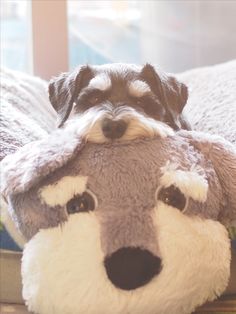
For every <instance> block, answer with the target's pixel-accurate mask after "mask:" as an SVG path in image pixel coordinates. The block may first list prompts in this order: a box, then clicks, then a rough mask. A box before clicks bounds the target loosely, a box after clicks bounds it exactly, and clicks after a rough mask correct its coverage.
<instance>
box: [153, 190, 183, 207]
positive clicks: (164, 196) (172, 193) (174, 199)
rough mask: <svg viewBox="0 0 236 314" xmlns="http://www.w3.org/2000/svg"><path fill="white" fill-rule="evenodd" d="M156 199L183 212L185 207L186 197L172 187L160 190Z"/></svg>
mask: <svg viewBox="0 0 236 314" xmlns="http://www.w3.org/2000/svg"><path fill="white" fill-rule="evenodd" d="M157 198H158V200H160V201H162V202H163V203H165V204H167V205H170V206H173V207H176V208H178V209H179V210H183V209H184V208H185V206H186V197H185V196H184V194H183V193H182V192H181V191H180V189H179V188H177V187H176V186H174V185H170V186H168V187H167V188H164V187H163V188H161V189H160V191H159V192H158V196H157Z"/></svg>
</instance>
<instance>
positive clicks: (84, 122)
mask: <svg viewBox="0 0 236 314" xmlns="http://www.w3.org/2000/svg"><path fill="white" fill-rule="evenodd" d="M49 98H50V101H51V103H52V106H53V107H54V109H55V110H56V111H57V113H58V126H59V127H61V126H63V125H64V124H65V122H66V120H68V121H67V122H66V124H68V122H70V123H76V124H77V125H78V127H80V130H82V134H83V135H84V138H86V140H88V141H90V142H97V143H102V142H107V141H110V140H114V139H120V140H132V139H135V138H137V137H150V136H154V135H155V134H159V135H160V136H166V135H169V134H172V133H173V130H178V129H180V128H184V129H189V126H188V123H187V122H186V121H185V119H184V117H183V114H182V110H183V108H184V106H185V104H186V102H187V98H188V90H187V87H186V86H185V85H184V84H182V83H180V82H178V81H177V80H176V79H175V78H174V77H172V76H167V75H165V74H164V73H161V72H157V71H156V69H155V68H154V67H153V66H152V65H150V64H146V65H145V66H143V67H139V66H136V65H131V64H120V63H117V64H107V65H100V66H88V65H87V66H82V67H80V68H78V69H76V70H74V71H73V72H70V73H63V74H61V75H60V76H58V77H56V78H54V79H52V80H51V81H50V84H49ZM68 118H69V119H68Z"/></svg>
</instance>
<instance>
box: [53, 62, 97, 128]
mask: <svg viewBox="0 0 236 314" xmlns="http://www.w3.org/2000/svg"><path fill="white" fill-rule="evenodd" d="M92 77H93V72H92V69H91V68H90V67H89V66H82V67H80V68H77V69H75V70H74V71H73V72H66V73H62V74H61V75H59V76H58V77H55V78H53V79H51V80H50V82H49V88H48V92H49V99H50V102H51V104H52V106H53V108H54V109H55V110H56V112H57V114H58V126H59V127H60V126H62V125H63V123H64V122H65V121H66V120H67V118H68V117H69V115H70V112H71V110H72V107H73V103H74V101H75V99H76V97H78V95H79V93H80V91H81V90H82V88H84V87H85V86H86V85H87V84H88V83H89V81H90V80H91V79H92Z"/></svg>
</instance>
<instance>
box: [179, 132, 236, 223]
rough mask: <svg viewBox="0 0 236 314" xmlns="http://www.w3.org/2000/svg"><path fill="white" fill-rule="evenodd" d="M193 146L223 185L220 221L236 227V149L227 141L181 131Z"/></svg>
mask: <svg viewBox="0 0 236 314" xmlns="http://www.w3.org/2000/svg"><path fill="white" fill-rule="evenodd" d="M179 133H180V134H181V135H182V136H184V137H185V138H187V139H188V140H189V142H190V143H191V145H192V146H194V147H195V148H197V149H198V150H199V151H200V152H201V153H202V154H203V155H204V156H205V158H206V160H208V162H211V163H212V165H213V167H214V170H215V172H216V174H217V177H218V179H219V182H220V184H221V188H222V192H223V196H224V199H223V200H221V211H220V214H219V221H220V222H221V223H223V224H224V225H226V226H227V227H230V226H236V149H235V147H234V145H233V144H231V143H229V142H228V141H226V140H225V139H223V138H221V137H219V136H215V135H209V134H206V133H201V132H195V131H180V132H179Z"/></svg>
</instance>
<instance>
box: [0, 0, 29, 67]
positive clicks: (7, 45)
mask: <svg viewBox="0 0 236 314" xmlns="http://www.w3.org/2000/svg"><path fill="white" fill-rule="evenodd" d="M0 5H1V10H0V17H1V22H0V28H1V47H0V51H1V66H5V67H9V68H11V69H14V70H20V71H25V72H30V71H31V47H30V44H31V43H30V29H31V27H30V19H29V16H30V14H29V13H30V1H29V0H1V1H0Z"/></svg>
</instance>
